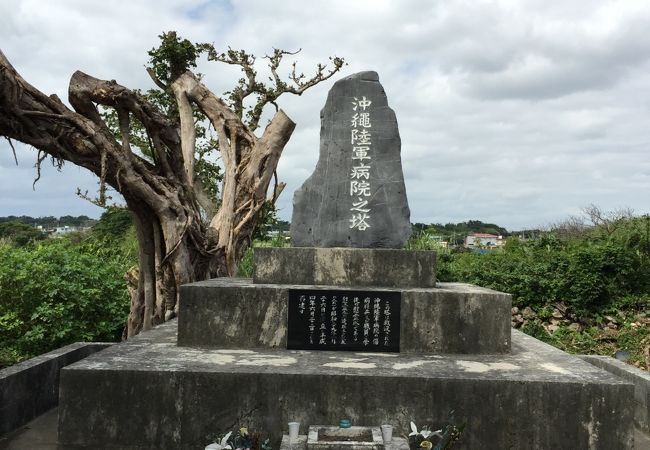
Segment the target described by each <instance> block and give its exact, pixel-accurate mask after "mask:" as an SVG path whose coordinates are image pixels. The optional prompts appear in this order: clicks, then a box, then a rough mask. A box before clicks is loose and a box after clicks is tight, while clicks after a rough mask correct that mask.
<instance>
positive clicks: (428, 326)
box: [178, 278, 511, 354]
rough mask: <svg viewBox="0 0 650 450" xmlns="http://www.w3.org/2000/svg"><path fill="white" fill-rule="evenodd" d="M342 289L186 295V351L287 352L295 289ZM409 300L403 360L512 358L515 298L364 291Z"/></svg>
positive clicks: (446, 286)
mask: <svg viewBox="0 0 650 450" xmlns="http://www.w3.org/2000/svg"><path fill="white" fill-rule="evenodd" d="M297 288H309V289H315V290H319V289H323V290H326V289H340V288H338V287H337V286H321V285H319V286H304V285H293V284H254V283H253V282H252V281H251V280H250V279H242V278H239V279H237V278H217V279H214V280H208V281H202V282H199V283H192V284H189V285H185V286H182V287H181V304H180V314H179V319H178V345H182V346H185V347H201V348H222V349H224V348H232V349H238V348H239V349H262V348H280V349H282V348H286V347H287V303H288V297H289V290H290V289H297ZM363 290H364V291H367V292H370V293H372V292H373V291H379V290H382V291H394V292H399V293H400V294H401V315H400V322H401V325H400V352H402V353H475V354H485V353H507V352H509V351H510V307H511V299H510V296H509V295H507V294H504V293H501V292H496V291H493V290H490V289H484V288H479V287H477V286H472V285H469V284H463V283H439V284H438V287H437V288H427V289H422V288H401V289H396V288H390V289H389V288H381V289H379V288H370V287H365V288H363Z"/></svg>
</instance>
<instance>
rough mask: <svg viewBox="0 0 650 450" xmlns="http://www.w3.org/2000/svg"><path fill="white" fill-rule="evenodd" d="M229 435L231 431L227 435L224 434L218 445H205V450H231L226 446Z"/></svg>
mask: <svg viewBox="0 0 650 450" xmlns="http://www.w3.org/2000/svg"><path fill="white" fill-rule="evenodd" d="M231 434H232V431H229V432H228V434H226V435H225V436H224V437H223V439H221V442H220V443H218V444H217V443H216V442H214V443H212V444H209V445H207V446H206V447H205V450H226V449H227V450H231V449H232V447H231V446H230V444H227V442H228V439H230V435H231Z"/></svg>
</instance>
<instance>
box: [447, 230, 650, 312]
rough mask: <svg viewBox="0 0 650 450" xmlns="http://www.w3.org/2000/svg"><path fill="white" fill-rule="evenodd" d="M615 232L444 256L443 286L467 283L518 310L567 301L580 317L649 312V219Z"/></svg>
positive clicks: (547, 237)
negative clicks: (506, 296)
mask: <svg viewBox="0 0 650 450" xmlns="http://www.w3.org/2000/svg"><path fill="white" fill-rule="evenodd" d="M619 225H620V226H619V227H618V228H617V229H616V231H615V232H614V233H603V231H602V230H601V229H599V228H595V229H594V230H593V231H592V233H591V234H590V235H588V236H586V237H584V238H582V239H571V240H560V239H557V238H556V237H555V236H553V235H552V234H547V235H545V236H542V237H541V238H540V239H536V240H533V241H526V242H522V241H519V240H518V239H516V238H510V239H509V240H508V241H507V243H506V245H505V247H504V248H502V249H498V250H495V251H493V252H490V253H487V254H478V253H469V252H466V253H447V254H444V253H443V254H439V257H438V274H439V279H440V281H462V282H467V283H473V284H477V285H479V286H484V287H488V288H492V289H496V290H499V291H504V292H508V293H510V294H512V295H513V304H514V305H516V306H537V307H543V306H548V305H551V304H553V303H555V302H564V303H565V304H566V305H568V306H569V307H571V309H572V310H573V311H574V312H575V313H578V314H583V313H587V312H594V311H600V310H603V309H608V308H610V309H611V308H615V307H617V306H619V305H620V306H622V305H624V304H625V305H628V306H629V305H632V304H634V305H636V307H637V308H639V309H643V308H647V307H648V303H647V299H648V297H647V296H648V293H649V292H650V262H649V260H650V258H649V256H648V255H649V248H648V244H647V242H648V236H647V231H646V219H645V218H643V217H637V218H631V219H626V220H625V221H623V222H622V223H621V224H619Z"/></svg>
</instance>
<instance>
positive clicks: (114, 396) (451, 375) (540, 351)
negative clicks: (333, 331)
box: [59, 322, 634, 450]
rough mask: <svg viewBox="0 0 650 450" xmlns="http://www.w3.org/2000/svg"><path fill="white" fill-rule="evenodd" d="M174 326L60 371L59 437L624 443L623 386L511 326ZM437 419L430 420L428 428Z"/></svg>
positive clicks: (138, 442)
mask: <svg viewBox="0 0 650 450" xmlns="http://www.w3.org/2000/svg"><path fill="white" fill-rule="evenodd" d="M175 343H176V323H175V322H170V323H167V324H165V325H163V326H161V327H159V328H157V329H155V330H153V331H151V332H148V333H145V334H144V335H142V336H140V337H138V338H135V339H133V340H131V341H129V342H126V343H123V344H118V345H115V346H113V347H111V348H109V349H107V350H105V351H103V352H102V353H100V354H97V355H93V356H91V357H89V358H86V359H85V360H83V361H80V362H78V363H76V364H73V365H71V366H69V367H67V368H65V369H63V370H62V372H61V389H60V406H59V417H60V423H59V443H60V445H61V448H65V449H66V450H68V449H69V450H73V449H91V448H92V449H95V448H102V449H111V448H120V449H174V450H178V449H181V450H183V449H187V450H189V449H192V450H196V449H201V448H203V446H204V445H206V444H207V443H208V442H207V441H206V439H205V437H206V436H207V435H209V434H213V433H218V432H223V431H225V428H226V427H230V426H233V425H237V423H236V422H237V420H238V418H239V417H242V416H243V415H245V413H247V412H250V415H249V416H248V417H244V418H242V419H240V420H241V423H245V424H248V425H249V426H250V427H251V428H253V429H256V430H260V431H261V430H265V431H268V432H269V433H270V434H271V435H272V437H273V439H272V444H273V445H274V448H278V444H279V443H280V439H281V435H282V433H283V432H286V424H287V422H289V421H299V422H301V424H302V425H301V426H302V427H307V426H308V425H311V424H323V423H325V424H328V423H329V424H335V423H338V421H339V419H341V418H343V417H345V418H349V419H351V420H352V423H353V424H354V425H364V426H377V425H380V424H383V423H391V424H394V425H395V427H396V430H395V432H394V434H395V435H396V436H398V435H399V434H401V433H408V431H409V428H408V423H409V422H410V421H411V420H413V421H415V423H416V424H418V425H419V426H422V425H425V424H428V425H431V426H433V427H439V426H440V425H443V424H444V423H445V420H446V419H447V417H448V413H449V412H450V411H451V410H455V411H456V417H457V418H459V419H460V418H462V419H464V420H466V422H467V427H466V431H465V433H464V435H463V439H462V441H461V443H460V445H459V446H458V447H457V448H459V449H465V450H469V449H471V450H476V449H483V450H490V449H495V450H496V449H499V450H502V449H567V450H569V449H570V450H574V449H587V448H588V449H592V450H617V449H632V448H633V393H634V387H633V385H632V384H630V383H628V382H626V381H624V380H622V379H620V378H617V377H615V376H613V375H611V374H609V373H608V372H605V371H603V370H600V369H598V368H597V367H595V366H593V365H591V364H589V363H586V362H584V361H582V360H580V359H579V358H577V357H573V356H570V355H568V354H565V353H563V352H561V351H559V350H557V349H554V348H552V347H550V346H548V345H546V344H544V343H541V342H539V341H537V340H535V339H533V338H531V337H528V336H526V335H523V334H521V333H519V332H517V331H514V330H513V335H512V353H511V354H507V355H442V356H441V355H409V354H394V353H393V354H381V353H372V354H364V353H349V352H315V351H314V352H309V351H287V350H270V349H265V350H255V351H253V350H234V349H210V350H200V349H193V348H185V347H179V346H176V344H175ZM434 429H436V428H434Z"/></svg>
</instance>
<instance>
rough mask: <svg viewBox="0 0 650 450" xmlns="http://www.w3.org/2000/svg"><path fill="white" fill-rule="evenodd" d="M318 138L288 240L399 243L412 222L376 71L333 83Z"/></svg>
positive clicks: (391, 119) (395, 135) (393, 126)
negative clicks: (314, 160)
mask: <svg viewBox="0 0 650 450" xmlns="http://www.w3.org/2000/svg"><path fill="white" fill-rule="evenodd" d="M320 139H321V140H320V155H319V159H318V163H317V164H316V169H315V170H314V173H313V174H312V175H311V176H310V177H309V178H308V179H307V181H305V183H304V184H303V185H302V187H301V188H300V189H298V190H297V191H296V193H295V194H294V198H293V205H294V206H293V216H292V219H291V243H292V245H293V246H296V247H383V248H402V247H403V246H404V244H405V243H406V241H407V239H408V238H409V236H410V235H411V223H410V220H409V219H410V210H409V206H408V202H407V199H406V189H405V186H404V175H403V173H402V163H401V158H400V152H401V142H400V137H399V131H398V128H397V119H396V118H395V113H394V112H393V110H392V109H391V108H390V107H389V106H388V100H387V98H386V94H385V92H384V89H383V87H382V86H381V84H380V83H379V77H378V75H377V73H376V72H360V73H356V74H354V75H351V76H349V77H347V78H344V79H342V80H339V81H338V82H336V83H335V84H334V86H333V87H332V89H331V90H330V92H329V94H328V96H327V102H326V103H325V107H324V108H323V110H322V111H321V134H320Z"/></svg>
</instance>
